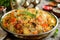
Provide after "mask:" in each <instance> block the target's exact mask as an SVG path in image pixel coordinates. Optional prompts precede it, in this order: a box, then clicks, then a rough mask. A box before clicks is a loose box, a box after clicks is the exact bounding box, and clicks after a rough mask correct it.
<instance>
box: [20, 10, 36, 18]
mask: <svg viewBox="0 0 60 40" xmlns="http://www.w3.org/2000/svg"><path fill="white" fill-rule="evenodd" d="M20 14H26V15H29V16H31V17H32V18H35V17H36V15H35V14H32V13H30V12H28V11H24V12H22V13H20Z"/></svg>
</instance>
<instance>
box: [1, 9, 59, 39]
mask: <svg viewBox="0 0 60 40" xmlns="http://www.w3.org/2000/svg"><path fill="white" fill-rule="evenodd" d="M20 10H21V9H20ZM24 10H25V9H24ZM26 10H27V9H26ZM31 10H32V9H31ZM33 10H35V9H33ZM27 11H28V10H27ZM40 11H41V12H42V13H45V14H46V13H48V14H50V15H52V16H53V17H54V18H55V19H56V25H55V27H53V28H52V29H51V30H49V31H46V32H43V33H40V34H28V35H27V34H17V33H13V32H11V31H10V30H7V29H6V28H4V26H2V24H1V27H2V28H3V29H4V30H5V31H7V32H8V33H11V34H13V35H14V36H16V37H18V38H23V39H42V38H43V39H44V38H46V37H47V36H48V35H49V34H50V33H51V32H53V31H54V30H55V29H56V28H57V26H58V18H57V17H56V16H55V15H54V14H52V13H49V12H45V11H43V10H40ZM11 12H16V10H12V11H10V12H8V13H6V14H4V15H3V16H2V18H1V23H2V19H3V18H4V17H5V16H6V15H8V14H10V13H11ZM11 17H12V16H11Z"/></svg>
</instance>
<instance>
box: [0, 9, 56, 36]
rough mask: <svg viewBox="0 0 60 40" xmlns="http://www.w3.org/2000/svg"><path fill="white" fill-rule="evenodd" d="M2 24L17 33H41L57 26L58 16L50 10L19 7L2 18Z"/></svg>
mask: <svg viewBox="0 0 60 40" xmlns="http://www.w3.org/2000/svg"><path fill="white" fill-rule="evenodd" d="M1 22H2V23H1V24H2V26H3V28H5V29H6V30H8V31H10V32H13V33H17V34H25V35H31V34H40V33H44V32H48V31H50V30H51V29H53V28H54V27H55V26H56V22H57V21H56V18H55V17H54V16H53V15H51V14H50V13H49V12H45V11H43V10H36V9H33V8H31V9H18V10H15V11H12V12H10V13H8V14H7V15H5V16H4V17H3V18H2V21H1Z"/></svg>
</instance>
